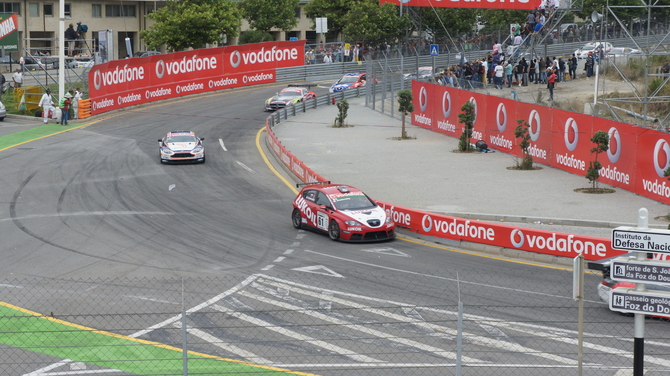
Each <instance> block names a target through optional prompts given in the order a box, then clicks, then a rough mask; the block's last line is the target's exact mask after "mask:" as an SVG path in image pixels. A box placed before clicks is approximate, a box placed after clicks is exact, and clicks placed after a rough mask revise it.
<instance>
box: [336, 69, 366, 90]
mask: <svg viewBox="0 0 670 376" xmlns="http://www.w3.org/2000/svg"><path fill="white" fill-rule="evenodd" d="M366 80H367V78H366V74H365V73H347V74H345V75H344V76H342V78H340V79H339V80H338V81H337V82H336V83H334V84H333V86H331V87H330V89H329V90H328V91H330V92H331V93H338V92H340V91H344V90H347V89H354V88H357V87H361V86H365V82H366Z"/></svg>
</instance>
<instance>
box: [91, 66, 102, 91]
mask: <svg viewBox="0 0 670 376" xmlns="http://www.w3.org/2000/svg"><path fill="white" fill-rule="evenodd" d="M93 87H95V90H100V87H102V75H101V74H100V71H99V70H96V71H95V73H93Z"/></svg>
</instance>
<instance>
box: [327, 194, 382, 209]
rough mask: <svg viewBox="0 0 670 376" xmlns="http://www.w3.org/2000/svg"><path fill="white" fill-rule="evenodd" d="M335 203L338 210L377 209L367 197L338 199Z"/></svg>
mask: <svg viewBox="0 0 670 376" xmlns="http://www.w3.org/2000/svg"><path fill="white" fill-rule="evenodd" d="M334 202H335V207H336V208H337V209H338V210H364V209H372V208H374V207H375V203H374V202H372V201H370V199H369V198H368V197H367V196H345V197H338V198H336V199H334Z"/></svg>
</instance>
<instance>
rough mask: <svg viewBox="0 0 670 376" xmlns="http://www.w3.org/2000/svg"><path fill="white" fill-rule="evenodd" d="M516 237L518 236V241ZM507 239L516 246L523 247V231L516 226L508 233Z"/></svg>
mask: <svg viewBox="0 0 670 376" xmlns="http://www.w3.org/2000/svg"><path fill="white" fill-rule="evenodd" d="M517 237H518V238H519V240H518V241H517V240H516V239H517ZM509 241H510V242H512V245H513V246H514V247H516V248H521V247H523V243H524V240H523V232H521V230H519V229H518V228H515V229H514V230H512V233H510V234H509Z"/></svg>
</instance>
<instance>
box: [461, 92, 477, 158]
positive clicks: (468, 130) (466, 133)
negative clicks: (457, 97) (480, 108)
mask: <svg viewBox="0 0 670 376" xmlns="http://www.w3.org/2000/svg"><path fill="white" fill-rule="evenodd" d="M458 122H459V123H461V124H463V133H461V137H459V139H458V150H460V151H470V150H471V149H472V147H471V146H470V138H472V124H474V122H475V105H474V104H472V102H470V101H467V102H465V103H463V106H461V113H460V114H458Z"/></svg>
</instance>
